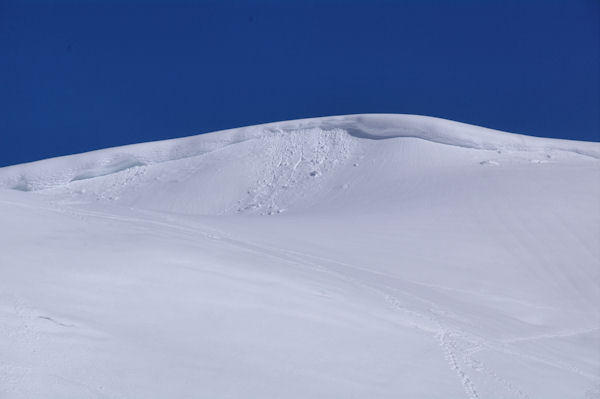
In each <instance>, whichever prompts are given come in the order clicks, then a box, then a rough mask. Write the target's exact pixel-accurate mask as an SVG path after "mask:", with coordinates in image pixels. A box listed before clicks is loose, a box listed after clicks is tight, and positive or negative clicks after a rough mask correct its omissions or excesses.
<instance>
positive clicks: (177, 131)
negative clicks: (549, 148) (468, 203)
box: [0, 0, 600, 166]
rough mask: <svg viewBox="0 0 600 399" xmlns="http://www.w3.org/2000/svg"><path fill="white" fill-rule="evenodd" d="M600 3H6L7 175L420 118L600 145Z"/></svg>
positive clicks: (2, 81) (2, 90) (2, 19)
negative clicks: (246, 128)
mask: <svg viewBox="0 0 600 399" xmlns="http://www.w3.org/2000/svg"><path fill="white" fill-rule="evenodd" d="M599 25H600V1H598V0H565V1H551V0H541V1H527V0H517V1H512V0H497V1H496V0H484V1H482V0H473V1H459V0H448V1H445V2H441V1H428V0H414V1H405V2H401V1H396V2H381V1H374V0H365V1H331V0H330V1H302V2H291V1H285V0H281V1H277V2H275V1H273V2H267V1H261V2H226V1H218V2H216V1H215V2H199V1H197V2H194V1H188V2H183V1H168V2H167V1H164V2H157V1H153V2H144V1H115V0H108V1H90V0H80V1H76V0H72V1H47V0H46V1H42V0H38V1H12V0H0V166H2V165H9V164H14V163H20V162H25V161H32V160H36V159H40V158H46V157H51V156H58V155H65V154H70V153H77V152H82V151H88V150H93V149H98V148H102V147H110V146H116V145H121V144H129V143H136V142H141V141H150V140H158V139H164V138H172V137H178V136H187V135H191V134H196V133H203V132H208V131H213V130H219V129H225V128H231V127H238V126H243V125H250V124H256V123H262V122H270V121H277V120H285V119H294V118H304V117H312V116H324V115H334V114H348V113H367V112H392V113H414V114H423V115H432V116H439V117H443V118H448V119H453V120H458V121H462V122H467V123H474V124H478V125H482V126H487V127H492V128H497V129H501V130H506V131H513V132H518V133H525V134H531V135H539V136H547V137H561V138H572V139H582V140H594V141H599V140H600V137H599V131H600V70H599V68H600V67H599V65H600V28H599Z"/></svg>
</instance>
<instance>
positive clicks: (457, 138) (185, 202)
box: [0, 114, 600, 215]
mask: <svg viewBox="0 0 600 399" xmlns="http://www.w3.org/2000/svg"><path fill="white" fill-rule="evenodd" d="M383 140H385V141H386V142H387V143H388V144H386V146H392V147H395V148H397V153H396V154H395V155H394V154H390V156H391V157H396V156H403V157H414V155H415V154H419V153H421V152H423V151H425V152H427V151H434V152H435V151H437V148H438V147H436V146H432V145H431V144H438V145H439V144H445V145H448V146H451V147H456V149H455V150H452V149H449V150H448V151H446V152H445V155H441V157H442V158H447V155H448V154H454V155H456V156H459V157H463V158H465V159H468V158H469V157H473V156H475V155H474V154H477V156H480V157H481V156H482V157H483V158H482V159H479V161H478V162H479V163H480V164H481V165H493V166H495V165H500V164H501V163H502V162H503V160H502V159H499V158H506V157H508V159H509V160H511V161H514V159H517V158H519V157H521V158H527V161H528V162H531V163H542V162H547V161H549V160H550V159H552V157H555V158H556V157H557V156H558V157H561V156H562V157H564V156H575V155H578V156H587V157H589V158H592V159H594V158H595V159H597V158H600V145H599V144H598V143H584V142H575V141H567V140H555V139H544V138H535V137H528V136H523V135H518V134H511V133H504V132H499V131H495V130H491V129H486V128H482V127H477V126H472V125H466V124H462V123H457V122H452V121H448V120H443V119H438V118H431V117H425V116H415V115H385V114H383V115H379V114H374V115H349V116H334V117H324V118H313V119H302V120H296V121H287V122H277V123H269V124H264V125H257V126H250V127H244V128H238V129H231V130H225V131H220V132H214V133H209V134H203V135H197V136H192V137H187V138H180V139H173V140H165V141H159V142H151V143H143V144H136V145H129V146H123V147H116V148H109V149H104V150H99V151H93V152H89V153H84V154H78V155H72V156H65V157H59V158H53V159H48V160H43V161H38V162H33V163H28V164H22V165H16V166H11V167H6V168H2V169H0V187H2V188H9V189H15V190H20V191H40V192H44V193H48V194H52V195H58V196H59V197H61V198H63V199H64V198H67V197H68V198H70V199H71V200H74V201H84V202H88V201H113V202H114V201H117V202H118V203H120V204H123V205H128V206H133V205H135V206H145V207H148V208H152V209H160V210H168V209H165V205H166V206H168V208H169V209H171V210H177V211H178V212H185V213H195V214H213V215H220V214H230V213H259V214H269V215H272V214H278V213H282V212H286V211H288V210H290V209H296V208H298V207H300V208H302V207H304V208H305V207H307V206H310V205H311V204H314V203H315V202H316V201H317V200H318V201H321V202H322V201H323V200H324V199H323V198H322V196H323V193H324V191H325V192H328V193H329V194H332V192H335V191H336V188H335V187H332V185H331V182H332V181H336V179H337V177H336V176H338V175H339V174H344V173H345V171H347V170H348V169H350V168H352V167H354V168H356V167H357V166H358V165H360V164H361V163H362V162H363V161H364V160H365V156H367V155H366V152H365V150H366V149H368V148H370V147H369V146H373V145H378V144H374V143H372V142H375V141H383ZM419 140H421V141H424V142H426V143H419V142H418V141H419ZM427 143H429V144H427ZM460 149H463V150H481V151H478V152H472V151H471V152H469V151H462V152H460ZM367 152H368V151H367ZM408 152H412V153H413V154H412V155H410V154H408V155H407V153H408ZM451 156H452V155H451ZM367 158H368V156H367ZM376 159H377V155H373V156H371V158H370V159H369V158H368V161H370V162H375V161H376ZM404 167H405V168H407V167H410V168H415V167H419V168H423V167H425V168H426V167H427V165H421V164H420V163H419V162H413V163H412V164H410V165H404ZM370 172H371V173H374V174H375V175H372V176H371V178H372V179H381V173H378V172H376V171H374V170H370ZM394 173H395V175H397V176H398V175H401V174H403V173H406V170H404V171H397V172H394ZM231 182H234V183H231ZM342 186H343V187H342V188H348V187H349V183H347V182H346V183H342ZM333 194H335V193H333ZM329 196H330V197H331V195H329ZM334 196H335V195H334Z"/></svg>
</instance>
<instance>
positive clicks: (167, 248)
mask: <svg viewBox="0 0 600 399" xmlns="http://www.w3.org/2000/svg"><path fill="white" fill-rule="evenodd" d="M599 154H600V150H599V144H598V143H583V142H574V141H563V140H551V139H543V138H533V137H527V136H521V135H515V134H510V133H503V132H498V131H493V130H489V129H484V128H480V127H475V126H469V125H464V124H460V123H456V122H450V121H445V120H441V119H435V118H427V117H421V116H410V115H351V116H339V117H329V118H316V119H306V120H298V121H289V122H278V123H272V124H266V125H260V126H251V127H245V128H240V129H232V130H227V131H222V132H216V133H211V134H204V135H199V136H193V137H188V138H182V139H176V140H167V141H161V142H155V143H144V144H138V145H131V146H125V147H118V148H111V149H106V150H100V151H94V152H90V153H85V154H78V155H73V156H67V157H61V158H54V159H48V160H43V161H39V162H33V163H30V164H23V165H16V166H11V167H7V168H2V169H0V188H2V189H0V227H1V228H0V277H1V280H0V281H1V283H0V354H1V356H0V397H2V398H10V399H22V398H34V397H56V398H100V397H110V398H165V397H182V398H183V397H210V398H231V397H252V398H272V397H285V398H303V399H304V398H392V397H406V398H424V399H425V398H491V399H501V398H522V399H524V398H531V399H533V398H548V399H553V398H557V399H559V398H560V399H570V398H573V399H575V398H582V397H597V394H598V392H599V389H598V388H599V387H600V352H599V349H598V348H600V323H599V320H600V310H599V309H598V303H600V289H599V287H600V274H599V271H600V246H599V245H598V243H599V242H600V231H599V229H598V226H600V207H599V206H598V203H599V198H600V185H599V184H598V182H599V181H600V159H599ZM269 215H271V216H269Z"/></svg>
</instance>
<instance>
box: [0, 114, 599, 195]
mask: <svg viewBox="0 0 600 399" xmlns="http://www.w3.org/2000/svg"><path fill="white" fill-rule="evenodd" d="M303 131H325V132H327V131H344V132H346V133H348V134H349V135H351V136H353V137H357V138H366V139H374V140H382V139H391V138H399V137H412V138H419V139H423V140H427V141H431V142H435V143H441V144H448V145H453V146H459V147H465V148H473V149H484V150H495V151H524V152H526V151H549V152H555V151H563V152H571V153H576V154H581V155H586V156H589V157H593V158H600V145H599V144H598V143H584V142H576V141H569V140H556V139H547V138H537V137H530V136H523V135H518V134H511V133H505V132H500V131H496V130H492V129H486V128H482V127H478V126H473V125H467V124H463V123H459V122H453V121H448V120H443V119H438V118H432V117H426V116H417V115H394V114H389V115H388V114H365V115H347V116H333V117H323V118H312V119H300V120H295V121H286V122H275V123H269V124H264V125H257V126H249V127H244V128H238V129H230V130H224V131H221V132H215V133H209V134H204V135H199V136H192V137H187V138H181V139H173V140H165V141H159V142H152V143H144V144H135V145H129V146H124V147H116V148H111V149H106V150H99V151H93V152H90V153H86V154H79V155H72V156H66V157H60V158H55V159H51V160H44V161H41V162H34V163H30V164H24V165H18V166H14V167H9V168H3V169H0V184H1V186H3V187H9V188H14V189H17V190H23V191H30V190H31V191H36V190H43V189H47V188H51V187H55V186H59V185H64V184H67V183H69V182H71V181H74V180H80V179H87V178H91V177H98V176H104V175H107V174H112V173H117V172H120V171H122V170H124V169H128V168H132V167H135V166H141V165H152V164H157V163H163V162H168V161H175V160H179V159H184V158H190V157H196V156H200V155H203V154H206V153H209V152H213V151H217V150H220V149H222V148H224V147H226V146H229V145H234V144H238V143H243V142H245V141H248V140H253V139H260V138H265V137H269V136H272V135H274V134H281V133H290V134H293V133H299V132H300V133H301V132H303ZM82 176H83V177H82Z"/></svg>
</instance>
